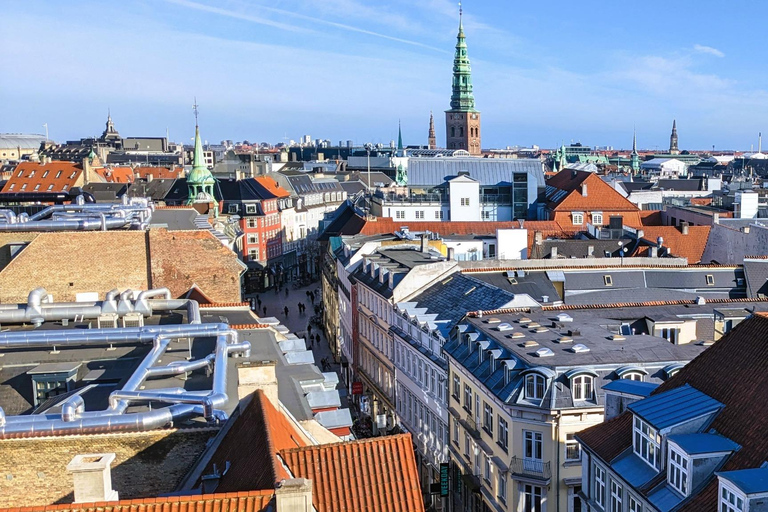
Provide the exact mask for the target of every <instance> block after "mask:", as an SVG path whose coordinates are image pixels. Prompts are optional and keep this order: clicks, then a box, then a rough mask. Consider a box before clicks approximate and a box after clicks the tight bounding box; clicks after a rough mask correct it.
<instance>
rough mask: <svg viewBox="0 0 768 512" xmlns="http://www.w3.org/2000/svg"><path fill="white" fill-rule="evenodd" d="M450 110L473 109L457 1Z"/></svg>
mask: <svg viewBox="0 0 768 512" xmlns="http://www.w3.org/2000/svg"><path fill="white" fill-rule="evenodd" d="M451 110H458V111H464V112H474V111H475V97H474V95H473V94H472V70H471V68H470V66H469V57H468V56H467V40H466V37H464V24H463V22H462V10H461V3H459V33H458V35H457V36H456V54H455V55H454V57H453V93H452V94H451Z"/></svg>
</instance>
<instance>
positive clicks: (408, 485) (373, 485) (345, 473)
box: [280, 434, 424, 512]
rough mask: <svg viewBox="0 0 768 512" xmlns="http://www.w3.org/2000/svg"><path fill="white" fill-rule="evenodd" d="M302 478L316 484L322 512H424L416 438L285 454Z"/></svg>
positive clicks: (374, 440) (393, 438)
mask: <svg viewBox="0 0 768 512" xmlns="http://www.w3.org/2000/svg"><path fill="white" fill-rule="evenodd" d="M280 455H281V456H282V458H283V460H284V461H285V464H286V465H287V466H288V468H289V469H290V471H291V473H293V474H294V476H295V477H296V478H309V479H311V480H312V482H313V494H314V496H313V504H314V506H315V508H316V509H317V510H318V511H319V512H336V511H350V512H351V511H355V512H421V511H423V510H424V503H423V501H422V494H421V488H420V486H419V474H418V470H417V468H416V459H415V457H414V454H413V440H412V438H411V435H410V434H401V435H396V436H386V437H375V438H372V439H365V440H361V441H353V442H347V443H336V444H326V445H320V446H310V447H306V448H295V449H288V450H281V451H280Z"/></svg>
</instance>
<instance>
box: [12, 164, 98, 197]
mask: <svg viewBox="0 0 768 512" xmlns="http://www.w3.org/2000/svg"><path fill="white" fill-rule="evenodd" d="M82 173H83V167H82V165H79V164H75V163H72V162H61V161H53V162H49V163H44V162H22V163H20V164H19V165H17V166H16V169H14V171H13V175H12V176H11V178H10V179H9V180H8V181H7V182H6V183H5V186H4V187H3V190H2V192H3V193H7V192H67V191H69V190H70V189H71V188H72V187H74V186H75V184H76V183H77V181H78V179H79V178H80V175H81V174H82Z"/></svg>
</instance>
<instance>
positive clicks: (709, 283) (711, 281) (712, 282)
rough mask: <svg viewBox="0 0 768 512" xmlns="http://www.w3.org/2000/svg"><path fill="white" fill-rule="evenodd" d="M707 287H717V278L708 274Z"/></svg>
mask: <svg viewBox="0 0 768 512" xmlns="http://www.w3.org/2000/svg"><path fill="white" fill-rule="evenodd" d="M707 286H715V276H713V275H712V274H707Z"/></svg>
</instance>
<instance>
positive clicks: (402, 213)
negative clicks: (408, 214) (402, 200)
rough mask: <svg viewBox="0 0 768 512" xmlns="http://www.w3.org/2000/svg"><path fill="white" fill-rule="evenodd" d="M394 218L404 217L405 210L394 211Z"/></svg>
mask: <svg viewBox="0 0 768 512" xmlns="http://www.w3.org/2000/svg"><path fill="white" fill-rule="evenodd" d="M395 218H396V219H404V218H405V210H396V211H395Z"/></svg>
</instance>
